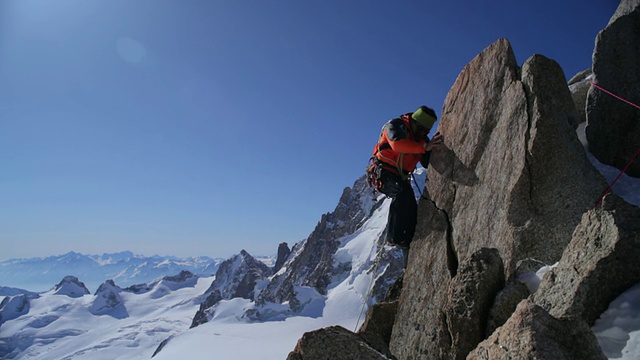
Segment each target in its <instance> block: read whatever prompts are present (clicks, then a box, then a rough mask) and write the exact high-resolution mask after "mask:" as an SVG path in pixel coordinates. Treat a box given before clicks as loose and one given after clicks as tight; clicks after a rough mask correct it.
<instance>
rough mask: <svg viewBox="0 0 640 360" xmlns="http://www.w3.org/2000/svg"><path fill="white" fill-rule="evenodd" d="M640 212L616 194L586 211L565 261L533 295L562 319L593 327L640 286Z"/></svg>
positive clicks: (565, 255)
mask: <svg viewBox="0 0 640 360" xmlns="http://www.w3.org/2000/svg"><path fill="white" fill-rule="evenodd" d="M638 264H640V208H638V207H636V206H632V205H629V204H627V203H626V202H624V201H623V200H622V199H620V198H619V197H617V196H615V195H613V194H610V195H607V197H605V201H604V202H603V204H602V206H601V207H600V208H598V209H593V210H591V211H589V212H588V213H586V214H585V215H584V217H583V218H582V222H581V223H580V225H578V227H577V228H576V231H575V232H574V234H573V239H572V241H571V243H570V244H569V246H568V247H567V249H566V250H565V253H564V255H563V257H562V260H560V262H559V263H558V266H557V267H555V268H554V269H553V270H551V272H549V273H547V274H546V275H545V276H544V278H543V279H542V282H541V283H540V287H539V289H538V291H537V292H536V293H535V294H534V295H533V299H534V301H535V303H536V304H538V305H540V306H542V307H543V308H544V309H546V310H547V311H548V312H549V313H550V314H551V315H552V316H554V317H556V318H579V319H582V320H584V321H585V322H586V323H587V324H590V325H593V323H594V321H595V320H596V319H597V318H598V317H599V316H600V314H602V312H603V311H605V310H606V309H607V307H608V306H609V303H611V301H613V300H614V299H615V298H616V297H618V296H619V295H620V294H622V293H623V292H624V291H625V290H627V289H629V288H630V287H631V286H633V285H635V284H636V283H638V282H640V272H638Z"/></svg>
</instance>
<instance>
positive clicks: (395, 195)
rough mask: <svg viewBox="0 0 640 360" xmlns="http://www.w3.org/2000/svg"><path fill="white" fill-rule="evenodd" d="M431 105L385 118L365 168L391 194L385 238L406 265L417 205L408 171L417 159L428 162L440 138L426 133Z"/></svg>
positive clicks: (431, 121)
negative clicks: (367, 165) (397, 250)
mask: <svg viewBox="0 0 640 360" xmlns="http://www.w3.org/2000/svg"><path fill="white" fill-rule="evenodd" d="M436 120H437V116H436V113H435V112H434V111H433V109H430V108H428V107H426V106H424V105H423V106H420V108H418V110H416V111H415V112H413V113H407V114H404V115H402V116H400V117H398V118H395V119H392V120H389V121H388V122H387V123H386V124H385V125H384V126H383V127H382V132H381V133H380V138H379V140H378V143H377V144H376V146H375V147H374V149H373V156H372V157H371V164H370V165H369V167H368V168H367V181H368V183H369V185H370V186H372V187H374V189H375V190H377V191H379V192H381V193H383V194H385V195H387V196H389V197H390V198H392V200H391V205H390V207H389V217H388V221H387V236H386V242H387V244H389V245H395V246H396V247H398V248H400V249H402V250H403V256H404V267H405V268H406V266H407V257H408V254H409V247H410V244H411V241H412V240H413V234H414V232H415V229H416V222H417V220H418V217H417V216H418V214H417V212H418V205H417V203H416V198H415V195H414V193H413V188H412V187H411V182H410V179H411V173H412V172H413V171H414V170H415V168H416V165H417V164H418V162H420V163H421V164H422V166H423V167H425V168H426V167H427V166H428V165H429V156H430V152H431V150H433V149H435V148H437V147H438V146H440V145H441V144H442V142H443V137H442V135H441V134H440V133H439V132H438V133H436V134H435V135H434V137H433V139H432V140H429V137H428V136H427V134H428V133H429V131H430V130H431V127H432V126H433V124H434V123H435V122H436Z"/></svg>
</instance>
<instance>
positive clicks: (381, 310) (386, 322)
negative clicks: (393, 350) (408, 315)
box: [358, 301, 398, 353]
mask: <svg viewBox="0 0 640 360" xmlns="http://www.w3.org/2000/svg"><path fill="white" fill-rule="evenodd" d="M397 310H398V301H393V302H383V303H378V304H374V305H373V306H371V307H370V308H369V310H367V315H366V317H365V320H364V323H363V324H362V327H360V329H359V330H358V335H360V336H362V337H363V338H364V339H366V340H367V342H368V343H369V344H371V346H372V347H373V348H374V349H376V350H378V351H380V352H382V353H388V352H389V341H391V331H392V329H393V323H394V321H395V318H396V312H397Z"/></svg>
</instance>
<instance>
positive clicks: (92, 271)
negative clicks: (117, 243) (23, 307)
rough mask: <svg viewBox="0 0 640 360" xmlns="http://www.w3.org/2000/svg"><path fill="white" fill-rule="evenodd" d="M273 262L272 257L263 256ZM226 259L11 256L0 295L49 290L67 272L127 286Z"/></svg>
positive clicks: (2, 270)
mask: <svg viewBox="0 0 640 360" xmlns="http://www.w3.org/2000/svg"><path fill="white" fill-rule="evenodd" d="M261 260H262V261H264V262H266V263H267V264H269V265H271V264H270V262H271V261H273V260H272V259H270V258H264V259H261ZM222 261H224V259H212V258H210V257H206V256H199V257H188V258H177V257H173V256H158V255H155V256H151V257H146V256H141V255H134V254H133V253H132V252H130V251H124V252H119V253H113V254H102V255H83V254H79V253H76V252H69V253H67V254H64V255H59V256H50V257H46V258H29V259H9V260H5V261H2V262H0V296H3V295H4V296H7V295H12V294H10V293H7V294H3V293H1V292H10V291H11V290H10V289H8V288H20V289H26V290H29V291H34V292H39V291H47V290H49V289H51V288H52V287H53V285H55V284H56V283H58V282H59V281H60V279H63V278H64V277H65V276H67V275H73V276H76V277H78V278H79V279H80V280H82V282H84V283H85V284H86V286H87V287H88V288H89V289H90V290H92V291H95V290H96V289H97V288H98V286H100V284H102V283H104V282H105V281H106V280H109V279H112V280H114V281H115V282H116V283H117V284H118V285H120V286H123V287H127V286H131V285H135V284H141V283H148V282H151V281H153V280H157V279H159V278H162V277H163V276H167V275H175V274H178V273H179V272H181V271H183V270H187V271H190V272H191V273H193V274H195V275H198V276H211V275H213V274H215V272H216V271H217V270H218V267H219V266H220V263H222ZM3 287H5V288H3Z"/></svg>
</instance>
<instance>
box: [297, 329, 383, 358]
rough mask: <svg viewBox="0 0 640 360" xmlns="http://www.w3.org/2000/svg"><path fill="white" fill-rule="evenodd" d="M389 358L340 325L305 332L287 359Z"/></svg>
mask: <svg viewBox="0 0 640 360" xmlns="http://www.w3.org/2000/svg"><path fill="white" fill-rule="evenodd" d="M325 359H331V360H376V359H380V360H389V359H390V357H389V356H388V355H385V354H383V353H381V352H379V351H378V350H376V349H374V348H373V347H371V346H370V345H369V344H368V343H367V342H366V341H365V340H364V339H363V338H362V337H361V336H359V335H356V334H354V333H352V332H351V331H349V330H347V329H345V328H343V327H341V326H331V327H328V328H324V329H320V330H316V331H311V332H308V333H305V334H304V335H303V336H302V338H301V339H300V340H299V341H298V344H297V345H296V348H295V349H294V350H293V351H292V352H291V353H289V356H288V357H287V360H325Z"/></svg>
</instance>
